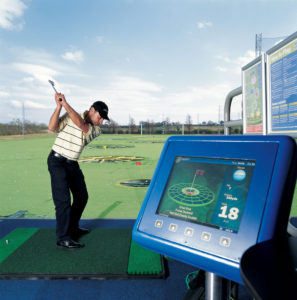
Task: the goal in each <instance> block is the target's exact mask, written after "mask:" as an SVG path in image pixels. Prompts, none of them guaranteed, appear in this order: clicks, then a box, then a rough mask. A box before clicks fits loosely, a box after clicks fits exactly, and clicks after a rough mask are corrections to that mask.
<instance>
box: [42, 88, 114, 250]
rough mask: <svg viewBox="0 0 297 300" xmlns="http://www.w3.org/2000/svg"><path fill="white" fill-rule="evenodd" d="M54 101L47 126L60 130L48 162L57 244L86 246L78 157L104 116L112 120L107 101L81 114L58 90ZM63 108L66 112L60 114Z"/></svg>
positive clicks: (83, 186)
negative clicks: (82, 219) (80, 240)
mask: <svg viewBox="0 0 297 300" xmlns="http://www.w3.org/2000/svg"><path fill="white" fill-rule="evenodd" d="M55 101H56V104H57V107H56V109H55V111H54V113H53V115H52V116H51V118H50V121H49V125H48V129H49V130H50V131H59V134H58V136H57V138H56V140H55V143H54V145H53V147H52V150H51V152H50V154H49V156H48V160H47V163H48V170H49V173H50V176H51V186H52V196H53V200H54V204H55V209H56V236H57V247H58V248H67V249H76V248H82V247H84V244H82V243H80V242H79V241H78V239H79V237H80V236H82V235H83V234H87V233H89V230H88V229H85V228H79V220H80V218H81V215H82V213H83V211H84V208H85V206H86V204H87V201H88V192H87V187H86V184H85V180H84V175H83V173H82V171H81V169H80V168H79V165H78V162H77V160H78V158H79V156H80V154H81V152H82V150H83V148H84V146H86V145H87V144H88V143H90V142H91V141H92V140H93V139H94V138H95V137H97V136H98V135H100V133H101V130H100V127H99V125H101V124H102V123H103V120H104V119H105V120H109V118H108V107H107V105H106V104H105V103H104V102H102V101H97V102H94V103H93V105H92V106H91V108H90V110H89V111H85V112H84V113H83V114H78V113H77V112H76V111H75V110H74V109H73V108H72V107H71V106H70V105H69V104H68V102H67V101H66V99H65V96H64V95H63V94H60V93H56V94H55ZM63 107H64V109H65V110H66V113H65V114H64V115H62V116H61V117H60V113H61V110H62V108H63ZM70 192H71V194H72V198H73V199H72V203H71V196H70Z"/></svg>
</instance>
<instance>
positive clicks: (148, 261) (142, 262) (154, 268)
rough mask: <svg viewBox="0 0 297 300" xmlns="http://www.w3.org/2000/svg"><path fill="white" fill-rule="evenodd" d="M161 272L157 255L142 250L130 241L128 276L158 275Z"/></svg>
mask: <svg viewBox="0 0 297 300" xmlns="http://www.w3.org/2000/svg"><path fill="white" fill-rule="evenodd" d="M162 272H163V266H162V258H161V256H160V255H159V254H157V253H155V252H152V251H150V250H147V249H145V248H142V247H141V246H139V245H138V244H136V243H135V242H134V241H133V240H131V246H130V256H129V265H128V274H136V275H137V274H139V275H146V274H156V275H157V274H160V273H162Z"/></svg>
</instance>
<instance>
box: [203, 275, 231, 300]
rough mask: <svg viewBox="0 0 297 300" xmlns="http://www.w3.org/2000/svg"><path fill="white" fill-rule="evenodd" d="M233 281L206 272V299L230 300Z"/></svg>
mask: <svg viewBox="0 0 297 300" xmlns="http://www.w3.org/2000/svg"><path fill="white" fill-rule="evenodd" d="M230 298H231V281H230V280H228V279H225V278H222V277H220V276H218V275H216V274H214V273H210V272H205V299H207V300H230Z"/></svg>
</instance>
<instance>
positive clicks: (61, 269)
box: [0, 228, 165, 279]
mask: <svg viewBox="0 0 297 300" xmlns="http://www.w3.org/2000/svg"><path fill="white" fill-rule="evenodd" d="M80 241H81V242H82V243H84V244H85V245H86V246H85V247H84V248H81V249H75V250H69V249H59V248H57V247H56V234H55V229H53V228H46V229H38V228H17V229H15V230H14V231H12V232H10V233H9V234H8V235H6V236H5V237H4V238H2V239H1V240H0V279H130V278H131V279H132V278H133V279H137V278H150V279H151V278H164V277H165V268H164V260H163V257H162V256H160V255H159V254H157V253H155V252H152V251H149V250H147V249H145V248H142V247H141V246H139V245H138V244H136V243H135V242H134V241H133V240H132V239H131V229H127V228H97V229H93V230H91V232H90V233H89V234H88V235H85V236H83V237H82V238H81V239H80Z"/></svg>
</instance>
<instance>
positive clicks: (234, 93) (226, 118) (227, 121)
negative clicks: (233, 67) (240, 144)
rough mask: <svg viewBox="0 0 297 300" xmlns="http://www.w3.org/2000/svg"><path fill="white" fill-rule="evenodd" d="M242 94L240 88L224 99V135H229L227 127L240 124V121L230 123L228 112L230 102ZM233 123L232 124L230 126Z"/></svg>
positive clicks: (229, 110)
mask: <svg viewBox="0 0 297 300" xmlns="http://www.w3.org/2000/svg"><path fill="white" fill-rule="evenodd" d="M241 94H242V87H241V86H240V87H238V88H237V89H234V90H232V91H231V92H230V93H229V94H228V95H227V97H226V100H225V106H224V134H225V135H229V134H230V131H229V127H232V126H235V124H236V125H237V123H238V122H240V124H242V120H236V121H231V120H230V112H231V102H232V100H233V98H234V97H235V96H238V95H241ZM232 123H234V124H232Z"/></svg>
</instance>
